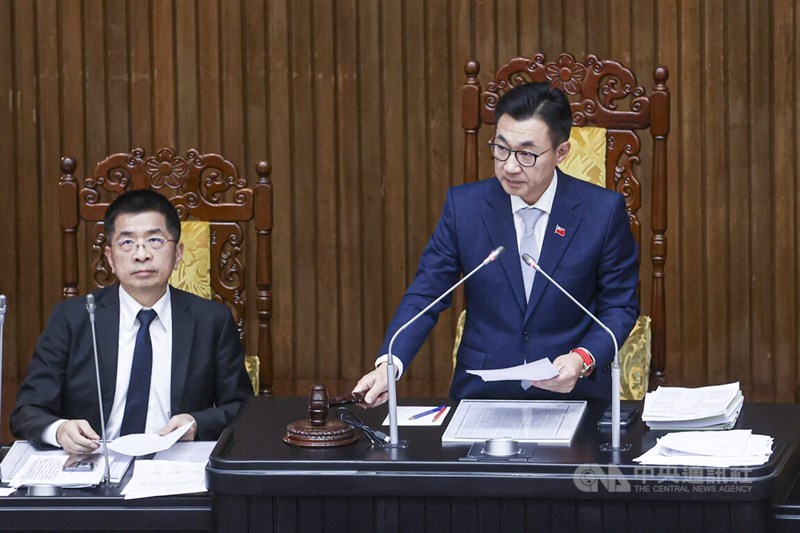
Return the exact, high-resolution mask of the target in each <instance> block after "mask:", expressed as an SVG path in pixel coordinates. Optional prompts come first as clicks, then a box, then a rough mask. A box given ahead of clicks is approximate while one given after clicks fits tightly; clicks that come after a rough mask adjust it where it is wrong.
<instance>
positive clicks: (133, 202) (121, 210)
mask: <svg viewBox="0 0 800 533" xmlns="http://www.w3.org/2000/svg"><path fill="white" fill-rule="evenodd" d="M152 212H155V213H161V214H162V215H164V220H166V222H167V233H169V236H170V238H171V239H174V240H175V242H178V241H179V240H180V239H181V219H180V217H178V211H177V210H176V209H175V206H174V205H172V202H170V201H169V200H167V198H166V196H163V195H161V194H159V193H157V192H155V191H153V190H151V189H137V190H134V191H128V192H126V193H124V194H122V195H121V196H119V197H117V199H116V200H114V201H113V202H111V205H109V206H108V209H107V210H106V215H105V218H104V219H103V224H104V225H105V232H106V238H107V239H112V238H114V231H115V228H114V224H115V223H116V221H117V217H118V216H119V215H135V214H139V213H152Z"/></svg>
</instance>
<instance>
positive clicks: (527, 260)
mask: <svg viewBox="0 0 800 533" xmlns="http://www.w3.org/2000/svg"><path fill="white" fill-rule="evenodd" d="M522 260H523V261H525V264H526V265H528V266H529V267H531V268H537V267H538V266H539V265H537V264H536V260H535V259H534V258H533V257H531V256H530V255H529V254H527V253H525V254H522Z"/></svg>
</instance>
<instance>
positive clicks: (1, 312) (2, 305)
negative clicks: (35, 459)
mask: <svg viewBox="0 0 800 533" xmlns="http://www.w3.org/2000/svg"><path fill="white" fill-rule="evenodd" d="M5 323H6V295H5V294H0V415H2V411H3V410H2V406H3V330H4V329H5ZM0 443H2V433H0Z"/></svg>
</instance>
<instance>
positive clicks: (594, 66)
mask: <svg viewBox="0 0 800 533" xmlns="http://www.w3.org/2000/svg"><path fill="white" fill-rule="evenodd" d="M464 71H465V73H466V75H467V79H466V83H465V84H464V87H463V88H462V92H461V97H462V108H461V112H462V116H461V120H462V127H463V129H464V135H465V139H464V176H465V178H464V179H465V181H476V180H477V179H478V178H479V176H478V154H479V151H478V150H479V142H478V136H479V130H480V127H481V125H483V124H494V109H495V106H496V104H497V102H498V100H499V98H500V96H501V95H502V94H503V93H505V92H506V91H508V90H509V89H510V88H512V87H514V86H516V85H520V84H523V83H527V82H530V81H539V82H541V81H546V82H548V83H550V85H552V86H555V87H559V88H560V89H562V90H563V91H564V92H565V93H566V94H567V95H568V97H569V99H570V103H571V106H572V121H573V126H574V127H573V130H572V135H571V137H570V141H571V145H572V149H571V151H570V155H569V158H568V159H567V160H566V161H564V163H563V164H562V165H561V168H562V170H564V171H565V172H567V173H568V174H571V175H574V176H576V177H583V178H586V179H589V180H590V181H593V182H594V183H596V184H598V185H600V186H604V187H608V188H609V189H613V190H616V191H619V192H620V193H622V194H623V195H624V196H625V199H626V203H627V206H628V213H629V216H630V223H631V231H633V234H634V236H635V237H636V240H637V242H639V244H640V256H641V254H642V252H643V251H645V248H644V247H643V246H641V245H642V240H641V224H640V213H639V211H640V207H641V206H642V191H641V183H642V181H641V180H640V179H639V175H638V170H639V169H638V167H639V165H640V163H641V155H640V150H641V145H642V138H641V135H644V134H645V133H647V132H649V134H650V135H651V136H652V170H651V172H650V175H649V176H648V177H647V180H646V181H645V182H646V184H647V185H648V186H649V187H650V194H651V199H652V201H651V204H650V205H651V209H650V225H651V228H652V235H651V236H650V246H649V254H648V255H649V258H650V262H651V263H652V277H651V280H650V295H651V297H650V309H649V317H648V316H641V317H639V320H638V321H637V325H636V326H635V327H634V330H633V331H632V332H631V335H630V336H629V337H628V341H626V343H625V344H624V345H623V346H622V347H621V348H620V366H621V367H622V375H623V381H624V383H623V397H631V398H635V397H640V396H642V395H643V394H644V392H645V390H646V389H647V387H648V372H647V368H648V366H649V375H650V380H649V382H650V386H651V387H654V386H656V385H659V384H663V383H664V382H665V380H666V374H665V369H666V332H665V312H664V305H665V301H664V263H665V262H666V258H667V257H666V256H667V243H666V236H665V232H666V229H667V136H668V134H669V98H670V96H669V91H668V89H667V85H666V83H667V78H668V76H669V73H668V70H667V68H666V67H662V66H659V67H657V68H656V69H655V72H654V75H653V79H654V82H655V83H654V87H653V90H652V91H651V93H650V95H649V96H648V95H647V94H646V92H645V89H644V88H642V87H641V86H639V84H638V82H637V79H636V76H635V75H634V73H633V72H632V71H631V70H630V69H628V68H627V67H625V66H623V65H621V64H620V63H618V62H616V61H612V60H601V59H599V58H597V57H596V56H594V55H589V56H587V57H586V60H585V61H583V62H578V61H576V60H575V58H574V57H573V56H572V55H570V54H562V55H560V56H559V57H558V58H557V59H556V60H555V61H551V62H548V61H547V60H546V58H545V56H544V55H542V54H537V55H535V56H533V57H532V58H515V59H512V60H511V61H509V62H508V63H506V64H505V65H503V66H501V67H500V69H499V70H498V71H497V72H496V73H495V75H494V77H493V78H492V79H491V80H490V81H489V82H488V83H487V84H486V87H485V89H484V88H483V87H482V86H481V83H480V82H479V81H478V74H479V71H480V66H479V65H478V63H477V62H476V61H469V62H467V64H466V66H465V68H464ZM488 155H489V154H488V153H487V154H486V156H487V157H488ZM645 253H647V251H645ZM640 259H641V257H640ZM640 264H641V261H640ZM640 285H641V282H640ZM640 292H641V287H640ZM461 319H462V320H461V321H460V324H459V332H460V330H461V327H462V324H463V314H462V317H461ZM651 333H652V338H651ZM651 352H652V357H651Z"/></svg>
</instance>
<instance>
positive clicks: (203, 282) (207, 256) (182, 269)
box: [169, 220, 259, 394]
mask: <svg viewBox="0 0 800 533" xmlns="http://www.w3.org/2000/svg"><path fill="white" fill-rule="evenodd" d="M181 242H182V243H183V260H182V261H181V262H180V264H179V265H178V268H177V270H175V271H174V272H173V273H172V275H171V276H170V278H169V283H170V285H172V286H173V287H175V288H177V289H181V290H184V291H186V292H191V293H192V294H196V295H197V296H200V297H201V298H206V299H209V300H210V299H211V297H212V293H211V225H210V224H209V223H208V222H205V221H203V220H184V221H183V222H181ZM244 366H245V368H246V369H247V375H248V376H249V377H250V383H251V384H252V385H253V392H254V393H255V394H258V389H259V376H258V370H259V359H258V356H257V355H245V357H244Z"/></svg>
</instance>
